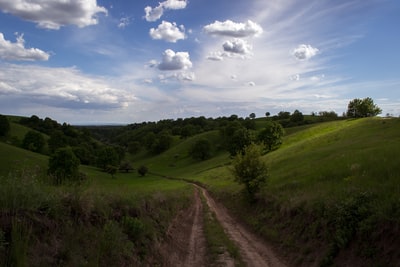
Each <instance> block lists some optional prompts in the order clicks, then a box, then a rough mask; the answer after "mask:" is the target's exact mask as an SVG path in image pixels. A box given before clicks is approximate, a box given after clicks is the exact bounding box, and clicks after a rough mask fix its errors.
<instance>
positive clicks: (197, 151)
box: [189, 139, 212, 160]
mask: <svg viewBox="0 0 400 267" xmlns="http://www.w3.org/2000/svg"><path fill="white" fill-rule="evenodd" d="M211 149H212V147H211V143H210V141H208V140H207V139H200V140H198V141H196V142H195V143H194V144H193V146H192V147H191V148H190V150H189V154H190V155H191V156H192V158H194V159H198V160H206V159H209V158H210V157H211Z"/></svg>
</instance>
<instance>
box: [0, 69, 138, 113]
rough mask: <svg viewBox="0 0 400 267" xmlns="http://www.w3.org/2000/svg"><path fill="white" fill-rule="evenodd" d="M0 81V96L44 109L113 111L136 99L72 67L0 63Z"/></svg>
mask: <svg viewBox="0 0 400 267" xmlns="http://www.w3.org/2000/svg"><path fill="white" fill-rule="evenodd" d="M21 77H24V78H23V79H21ZM0 80H1V81H2V83H1V85H0V94H5V95H7V96H8V97H11V98H15V97H23V98H27V99H29V101H30V102H31V103H35V102H36V103H42V104H45V105H47V106H55V107H65V108H71V109H72V108H73V109H112V108H119V107H123V106H127V105H128V104H129V102H131V101H132V100H134V99H135V96H134V95H129V94H127V93H126V92H125V91H124V90H123V89H121V88H115V87H114V86H113V85H111V83H109V82H108V80H107V79H106V78H103V77H93V76H88V75H85V74H82V73H81V72H80V71H79V70H77V69H75V68H47V67H39V66H34V65H23V66H21V65H15V64H1V65H0ZM15 104H16V105H18V103H15ZM22 104H24V103H22Z"/></svg>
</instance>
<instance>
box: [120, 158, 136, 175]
mask: <svg viewBox="0 0 400 267" xmlns="http://www.w3.org/2000/svg"><path fill="white" fill-rule="evenodd" d="M119 169H120V170H121V171H125V172H126V173H128V172H129V171H132V170H133V167H132V164H130V163H129V162H128V161H124V162H122V163H121V165H119Z"/></svg>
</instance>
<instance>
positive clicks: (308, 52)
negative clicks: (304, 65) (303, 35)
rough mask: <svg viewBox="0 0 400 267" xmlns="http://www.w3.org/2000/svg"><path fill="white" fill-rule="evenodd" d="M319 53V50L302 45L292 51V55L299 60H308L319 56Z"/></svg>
mask: <svg viewBox="0 0 400 267" xmlns="http://www.w3.org/2000/svg"><path fill="white" fill-rule="evenodd" d="M318 52H319V50H318V49H317V48H315V47H312V46H311V45H305V44H301V45H299V46H298V47H297V48H295V49H294V50H293V51H292V55H293V56H294V57H295V58H297V59H298V60H307V59H310V58H312V57H314V56H315V55H317V53H318Z"/></svg>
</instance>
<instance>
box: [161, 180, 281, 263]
mask: <svg viewBox="0 0 400 267" xmlns="http://www.w3.org/2000/svg"><path fill="white" fill-rule="evenodd" d="M195 189H196V190H194V196H193V204H192V205H191V206H190V207H189V208H188V209H187V210H185V211H181V212H180V213H179V214H178V216H177V217H176V218H175V219H174V221H173V222H172V224H171V226H170V227H169V229H168V233H167V239H166V242H164V243H163V244H161V245H160V247H159V251H160V259H158V262H162V264H161V266H196V267H201V266H207V265H209V264H211V265H212V266H228V267H230V266H236V263H235V260H234V259H233V258H232V257H230V255H229V253H227V252H226V253H223V254H221V255H220V256H219V258H218V260H217V262H214V263H209V262H207V257H206V242H205V237H204V225H203V222H204V220H203V216H204V211H203V206H202V205H203V204H202V201H201V197H200V194H203V196H204V198H205V200H206V203H207V205H208V206H209V209H210V211H212V212H213V213H214V214H215V217H216V218H217V220H218V221H219V223H220V224H221V226H222V227H223V229H224V231H225V232H226V234H227V235H228V237H229V238H230V239H231V240H232V241H233V242H234V243H235V245H236V246H237V247H238V249H239V253H240V256H241V259H242V260H243V262H244V263H245V265H246V266H249V267H284V266H286V265H285V264H284V263H283V261H281V260H280V259H279V258H278V257H277V256H276V255H275V253H274V252H273V250H272V249H271V247H270V246H268V245H267V244H265V242H263V241H262V240H261V239H260V238H258V237H257V236H256V235H254V234H253V233H251V232H249V231H248V230H247V229H246V228H245V227H243V226H242V225H240V224H239V223H238V222H237V221H236V220H234V219H233V218H232V217H231V216H230V215H229V214H228V212H227V211H226V209H225V207H223V206H222V205H221V204H218V203H216V202H215V201H214V199H213V198H212V197H211V196H210V195H209V193H208V192H207V190H205V189H204V188H202V187H199V186H197V185H195Z"/></svg>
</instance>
